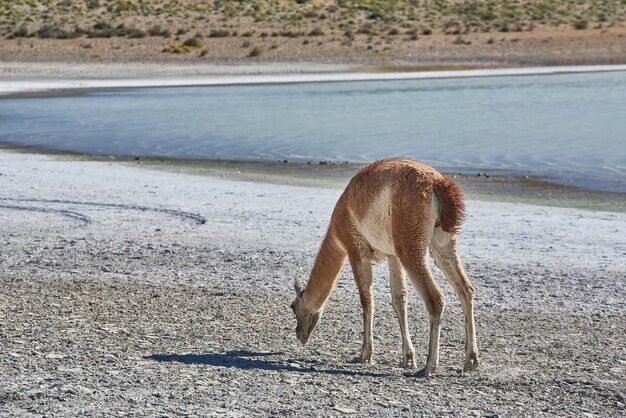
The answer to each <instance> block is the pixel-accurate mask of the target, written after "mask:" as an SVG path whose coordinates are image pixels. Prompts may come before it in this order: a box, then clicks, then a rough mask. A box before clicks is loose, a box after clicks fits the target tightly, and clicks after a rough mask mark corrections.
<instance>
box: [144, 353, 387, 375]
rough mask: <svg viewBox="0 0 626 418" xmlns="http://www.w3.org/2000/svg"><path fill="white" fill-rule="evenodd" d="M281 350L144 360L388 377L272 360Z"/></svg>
mask: <svg viewBox="0 0 626 418" xmlns="http://www.w3.org/2000/svg"><path fill="white" fill-rule="evenodd" d="M284 354H285V353H283V352H253V351H246V350H236V351H229V352H227V353H207V354H152V355H150V356H145V357H144V359H146V360H154V361H158V362H178V363H184V364H205V365H208V366H221V367H229V368H231V367H232V368H236V369H242V370H271V371H288V372H296V373H321V374H329V375H346V376H367V377H388V376H390V374H389V373H376V372H368V371H361V370H341V369H322V368H318V367H316V366H309V367H307V366H302V367H298V366H297V365H294V364H293V362H292V361H293V360H282V361H281V360H278V359H276V360H274V359H272V357H275V356H281V355H284Z"/></svg>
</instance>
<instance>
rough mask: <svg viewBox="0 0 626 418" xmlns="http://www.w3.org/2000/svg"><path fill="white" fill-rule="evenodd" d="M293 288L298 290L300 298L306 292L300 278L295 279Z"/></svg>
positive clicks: (297, 293)
mask: <svg viewBox="0 0 626 418" xmlns="http://www.w3.org/2000/svg"><path fill="white" fill-rule="evenodd" d="M293 288H294V289H295V290H296V295H298V296H300V295H301V294H302V292H303V291H304V289H303V288H302V285H301V284H300V280H298V278H297V277H295V276H294V278H293Z"/></svg>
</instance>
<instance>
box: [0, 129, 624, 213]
mask: <svg viewBox="0 0 626 418" xmlns="http://www.w3.org/2000/svg"><path fill="white" fill-rule="evenodd" d="M0 152H15V153H25V154H33V155H43V156H46V155H47V156H53V157H58V158H60V159H64V158H67V159H70V160H75V161H93V162H108V163H115V164H121V165H127V166H137V167H142V168H147V169H156V170H160V171H166V172H173V173H183V174H192V175H198V176H209V177H215V178H222V179H228V180H235V181H245V182H255V183H267V184H276V185H294V186H304V187H322V188H331V189H343V188H344V187H345V185H346V184H347V183H348V181H349V180H350V178H351V177H352V176H353V175H354V173H356V171H357V170H358V169H359V168H360V167H362V166H363V165H364V164H357V163H347V162H345V163H334V162H327V161H318V162H307V163H301V162H293V161H287V160H283V161H254V160H247V161H245V160H227V159H192V158H173V157H146V156H130V155H129V156H120V155H95V154H83V153H79V152H71V151H62V150H51V149H44V148H41V147H34V146H20V145H15V144H10V143H6V142H1V141H0ZM441 172H442V173H443V174H444V175H447V176H449V177H452V178H454V179H455V180H456V181H457V182H458V183H459V184H460V185H461V187H462V188H463V190H464V192H465V193H466V195H467V197H468V198H469V199H476V200H480V201H487V202H490V201H491V202H510V203H527V204H534V205H539V206H554V207H564V208H566V207H572V208H577V209H585V210H592V211H606V212H615V213H624V212H626V207H625V206H624V204H623V202H624V199H626V193H622V192H610V191H602V190H594V189H585V188H581V187H576V186H568V185H563V184H560V183H557V182H554V181H550V180H548V179H545V178H543V177H534V176H527V175H502V174H496V173H493V172H491V173H490V172H489V170H485V169H481V171H478V172H475V173H472V172H469V171H468V172H463V173H460V172H451V171H446V170H441Z"/></svg>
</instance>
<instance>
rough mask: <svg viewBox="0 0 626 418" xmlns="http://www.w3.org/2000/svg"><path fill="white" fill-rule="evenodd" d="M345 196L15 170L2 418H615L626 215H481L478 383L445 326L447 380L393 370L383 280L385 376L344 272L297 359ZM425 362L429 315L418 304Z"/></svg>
mask: <svg viewBox="0 0 626 418" xmlns="http://www.w3.org/2000/svg"><path fill="white" fill-rule="evenodd" d="M340 193H341V190H340V189H336V188H316V187H295V186H288V185H277V184H264V183H249V182H243V181H231V180H225V179H221V178H219V177H209V176H198V175H190V174H178V173H171V172H166V171H162V170H158V171H154V170H149V169H145V168H141V167H135V166H132V165H130V164H120V163H103V162H92V161H77V160H72V159H70V158H67V157H58V156H56V157H53V156H42V155H33V154H20V153H12V152H6V151H0V350H1V351H0V416H3V417H4V416H7V417H8V416H55V417H56V416H67V417H73V416H107V417H109V416H128V415H135V416H178V415H183V416H184V415H187V416H259V415H260V416H267V415H304V416H346V415H355V416H356V415H358V416H390V415H391V416H398V415H399V416H483V417H484V416H500V417H504V416H577V417H579V416H620V415H622V414H623V411H624V408H625V404H626V401H625V400H624V393H626V383H625V380H624V378H625V376H626V373H625V372H626V349H625V348H624V334H625V331H626V315H625V314H626V279H625V276H626V275H625V272H626V257H625V255H626V243H625V241H624V236H625V231H626V215H625V214H621V213H611V212H591V211H584V210H577V209H567V208H548V207H541V206H532V205H524V204H513V203H494V202H481V201H469V202H468V212H469V216H468V219H467V221H466V223H465V226H464V229H463V232H462V235H461V238H460V249H461V253H462V256H463V258H464V260H465V263H466V267H467V270H468V273H469V275H470V277H471V279H472V280H473V282H474V284H475V285H476V288H477V299H476V321H477V330H478V347H479V354H480V356H481V365H480V367H479V369H478V370H477V371H475V372H472V373H470V374H467V375H461V374H460V368H461V367H462V362H463V347H464V330H463V319H462V314H461V310H460V306H459V302H458V299H457V297H456V296H455V295H454V293H453V291H452V289H451V287H450V286H449V285H448V284H447V283H446V282H445V280H444V279H443V278H442V276H441V275H440V274H439V273H438V271H437V272H436V275H437V277H438V278H439V279H440V280H439V282H440V284H441V285H442V288H443V289H444V291H445V293H446V296H447V300H448V305H447V308H446V313H445V314H444V324H443V329H442V338H441V343H442V347H441V360H440V369H439V371H438V373H437V374H436V375H435V376H433V377H432V378H428V379H423V378H418V377H415V376H412V375H411V374H410V373H409V374H406V373H405V371H404V370H402V369H400V368H398V367H397V364H398V363H399V361H400V357H401V346H400V334H399V327H398V322H397V320H396V318H395V315H394V313H393V309H392V308H391V298H390V295H389V289H388V287H389V286H388V280H387V268H386V266H385V265H377V266H376V267H375V270H374V272H375V277H376V278H377V280H375V292H376V296H377V306H376V314H375V329H374V335H375V337H374V343H375V354H374V356H375V362H374V363H373V364H367V365H361V364H352V363H350V362H349V359H351V358H352V357H353V356H354V355H356V354H357V353H358V351H359V349H360V341H361V335H360V333H361V327H362V325H361V310H360V307H359V304H358V297H357V292H356V286H355V285H354V282H353V280H352V278H351V273H350V269H349V267H348V266H346V268H345V270H344V273H343V276H342V278H341V280H340V283H339V286H338V288H337V290H336V291H335V293H334V294H333V295H332V297H331V299H330V302H329V304H328V305H327V308H326V310H325V312H324V316H323V318H322V320H321V321H320V324H319V326H318V328H317V329H316V331H315V333H314V334H313V336H312V338H311V341H310V342H309V344H308V345H307V346H305V347H302V346H301V345H300V344H299V343H298V341H297V340H296V338H295V332H294V329H295V319H294V318H293V314H292V313H291V310H290V309H289V303H290V302H291V301H292V299H293V294H292V293H293V290H292V289H291V284H290V281H291V278H292V277H293V275H294V274H296V275H298V276H300V277H301V278H306V276H307V273H308V269H309V268H310V266H311V264H312V261H313V258H314V256H315V253H316V249H317V246H318V245H319V243H320V241H321V237H322V235H323V234H324V231H325V228H326V224H327V222H328V219H329V217H330V213H331V211H332V208H333V206H334V203H335V201H336V199H337V198H338V196H339V194H340ZM411 295H412V298H411V302H410V304H409V323H410V324H411V326H412V330H413V332H412V337H413V342H414V345H415V348H416V350H417V356H418V359H422V360H423V361H425V357H426V354H427V343H428V341H427V334H428V333H427V315H426V312H425V309H424V307H423V305H422V303H421V302H420V301H418V300H417V297H416V296H415V292H413V291H412V289H411Z"/></svg>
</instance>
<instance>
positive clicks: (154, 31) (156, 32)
mask: <svg viewBox="0 0 626 418" xmlns="http://www.w3.org/2000/svg"><path fill="white" fill-rule="evenodd" d="M148 35H150V36H162V37H164V38H169V37H170V36H172V32H170V30H169V29H162V28H161V26H159V25H155V26H152V27H151V28H150V29H148Z"/></svg>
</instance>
